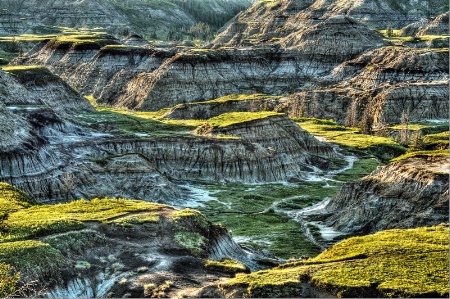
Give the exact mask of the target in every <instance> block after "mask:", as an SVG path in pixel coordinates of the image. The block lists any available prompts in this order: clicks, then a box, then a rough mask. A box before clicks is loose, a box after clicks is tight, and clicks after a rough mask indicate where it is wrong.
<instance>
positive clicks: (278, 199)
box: [199, 182, 340, 258]
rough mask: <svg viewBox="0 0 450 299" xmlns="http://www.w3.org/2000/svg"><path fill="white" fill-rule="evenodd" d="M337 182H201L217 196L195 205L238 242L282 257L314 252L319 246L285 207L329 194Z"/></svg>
mask: <svg viewBox="0 0 450 299" xmlns="http://www.w3.org/2000/svg"><path fill="white" fill-rule="evenodd" d="M339 187H340V184H339V183H336V182H330V183H329V185H327V183H323V182H311V183H308V182H305V183H302V184H301V185H294V184H292V185H282V184H262V185H246V184H237V183H228V184H225V185H221V184H204V185H202V186H201V188H203V189H207V190H210V191H211V192H213V194H212V196H214V197H215V198H217V200H211V201H208V202H205V205H204V207H201V208H199V210H201V211H202V212H203V213H204V214H205V215H207V216H208V219H209V220H211V221H213V222H217V223H221V224H222V225H224V226H225V227H227V228H228V229H229V230H231V231H232V233H233V236H234V237H236V238H237V240H239V243H241V244H245V245H251V246H253V247H255V248H259V249H268V250H269V251H270V252H272V253H273V254H275V255H276V256H279V257H283V258H290V257H294V256H296V257H298V256H301V255H310V256H314V255H316V254H317V253H318V252H319V248H317V247H316V246H315V245H313V244H311V243H310V242H309V241H308V240H307V239H306V237H305V236H304V235H303V234H302V227H301V225H300V223H298V222H296V221H294V220H292V219H291V218H290V217H289V216H287V215H286V214H285V213H286V212H287V211H291V210H296V209H301V208H305V207H308V206H310V205H312V204H314V203H317V202H319V201H320V200H322V199H324V198H325V197H331V196H333V195H334V194H335V193H336V192H337V191H338V190H339Z"/></svg>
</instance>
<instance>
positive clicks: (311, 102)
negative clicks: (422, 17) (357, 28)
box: [275, 47, 448, 126]
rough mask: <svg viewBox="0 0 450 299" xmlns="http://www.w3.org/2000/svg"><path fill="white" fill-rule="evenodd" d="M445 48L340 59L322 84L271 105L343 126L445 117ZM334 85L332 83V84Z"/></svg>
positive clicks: (387, 51) (383, 50) (377, 52)
mask: <svg viewBox="0 0 450 299" xmlns="http://www.w3.org/2000/svg"><path fill="white" fill-rule="evenodd" d="M446 80H448V52H447V51H446V50H445V51H444V50H440V49H434V50H430V49H409V48H401V47H382V48H378V49H376V50H373V51H369V52H367V53H365V54H362V55H361V56H359V57H358V58H356V59H353V60H349V61H347V62H344V63H343V64H341V65H340V66H339V67H337V68H335V69H334V70H333V71H332V72H331V75H329V76H326V77H324V78H323V82H322V83H321V84H322V85H323V86H327V85H332V86H333V88H324V89H320V90H312V91H303V92H300V93H296V94H293V95H291V96H290V97H289V98H288V101H287V102H285V103H282V104H280V105H279V106H278V107H276V108H275V110H276V111H282V112H286V113H289V115H291V116H309V117H319V118H333V119H334V120H336V121H337V122H339V123H341V124H345V123H347V124H350V125H353V126H355V125H357V124H358V123H359V122H360V121H361V120H364V121H365V122H367V123H369V124H370V126H372V125H373V126H377V125H378V124H381V123H386V122H387V123H398V122H399V121H400V118H401V115H402V113H403V112H405V113H406V112H408V111H409V113H410V116H411V117H412V118H411V119H413V121H422V120H426V119H437V118H447V112H446V111H447V110H448V85H447V81H446ZM332 83H335V84H334V85H333V84H332Z"/></svg>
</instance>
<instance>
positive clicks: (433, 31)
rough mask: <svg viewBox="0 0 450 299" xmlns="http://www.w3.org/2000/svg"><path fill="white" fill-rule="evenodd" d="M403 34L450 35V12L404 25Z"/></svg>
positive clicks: (401, 31)
mask: <svg viewBox="0 0 450 299" xmlns="http://www.w3.org/2000/svg"><path fill="white" fill-rule="evenodd" d="M399 35H401V36H423V35H448V12H446V13H443V14H440V15H438V16H437V17H435V18H432V19H430V18H426V19H422V20H420V21H418V22H414V23H412V24H409V25H407V26H405V27H403V28H402V29H401V30H400V32H399Z"/></svg>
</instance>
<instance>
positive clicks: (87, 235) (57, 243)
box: [42, 229, 106, 257]
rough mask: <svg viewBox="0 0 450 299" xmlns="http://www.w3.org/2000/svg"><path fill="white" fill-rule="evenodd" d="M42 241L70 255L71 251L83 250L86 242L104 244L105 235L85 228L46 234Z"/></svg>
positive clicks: (79, 251)
mask: <svg viewBox="0 0 450 299" xmlns="http://www.w3.org/2000/svg"><path fill="white" fill-rule="evenodd" d="M42 241H43V242H45V243H47V244H49V245H50V246H52V247H53V248H55V249H57V250H59V251H61V252H64V255H66V256H68V257H71V256H72V254H73V253H81V252H83V250H84V249H86V247H87V245H86V244H89V246H95V245H98V244H105V242H106V237H105V236H104V235H102V234H100V233H99V232H96V231H94V230H89V229H85V230H79V231H70V232H66V233H61V234H57V235H51V236H47V237H44V238H43V239H42Z"/></svg>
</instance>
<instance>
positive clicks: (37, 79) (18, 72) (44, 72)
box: [2, 65, 63, 86]
mask: <svg viewBox="0 0 450 299" xmlns="http://www.w3.org/2000/svg"><path fill="white" fill-rule="evenodd" d="M2 69H3V70H4V71H5V72H7V73H8V74H10V75H12V76H14V77H16V78H17V79H18V80H19V81H20V82H22V83H29V84H30V83H32V84H34V85H37V86H46V85H48V84H49V83H51V82H55V81H58V80H59V77H58V76H56V75H54V74H53V73H52V72H50V71H49V70H48V69H47V68H46V67H43V66H38V65H19V66H4V67H2ZM61 82H63V81H61Z"/></svg>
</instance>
